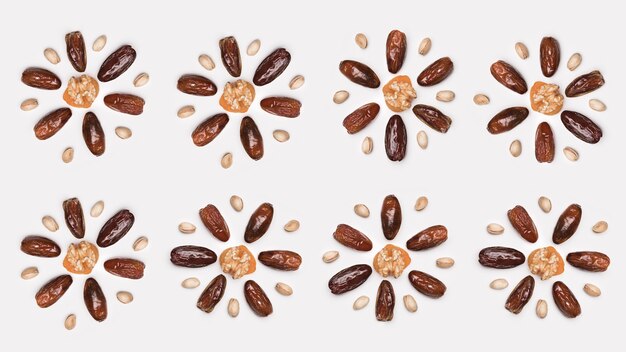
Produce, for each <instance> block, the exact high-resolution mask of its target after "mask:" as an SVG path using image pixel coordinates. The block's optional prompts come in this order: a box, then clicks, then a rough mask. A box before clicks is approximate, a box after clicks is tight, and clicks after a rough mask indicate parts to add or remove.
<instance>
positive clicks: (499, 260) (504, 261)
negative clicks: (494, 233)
mask: <svg viewBox="0 0 626 352" xmlns="http://www.w3.org/2000/svg"><path fill="white" fill-rule="evenodd" d="M525 261H526V257H525V256H524V253H522V252H520V251H518V250H516V249H513V248H508V247H487V248H484V249H483V250H481V251H480V253H478V262H479V263H480V264H481V265H482V266H486V267H488V268H495V269H510V268H515V267H516V266H518V265H522V264H524V262H525Z"/></svg>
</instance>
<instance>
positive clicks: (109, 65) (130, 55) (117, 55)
mask: <svg viewBox="0 0 626 352" xmlns="http://www.w3.org/2000/svg"><path fill="white" fill-rule="evenodd" d="M136 58H137V52H136V51H135V49H133V47H132V46H130V45H122V46H121V47H119V48H118V49H117V50H115V51H114V52H113V53H112V54H111V55H109V57H107V58H106V60H104V62H103V63H102V66H100V71H98V79H99V80H100V82H109V81H112V80H114V79H116V78H117V77H119V76H121V75H122V73H124V72H126V70H128V68H129V67H130V66H131V65H132V64H133V62H135V59H136Z"/></svg>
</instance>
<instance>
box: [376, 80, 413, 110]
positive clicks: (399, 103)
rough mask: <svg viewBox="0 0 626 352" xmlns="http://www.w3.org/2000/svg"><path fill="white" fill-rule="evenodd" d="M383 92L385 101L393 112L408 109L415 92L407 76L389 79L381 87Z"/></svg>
mask: <svg viewBox="0 0 626 352" xmlns="http://www.w3.org/2000/svg"><path fill="white" fill-rule="evenodd" d="M383 94H384V96H385V103H386V104H387V106H388V107H389V109H391V111H394V112H401V111H405V110H408V109H409V108H410V107H411V105H412V102H413V100H414V99H415V98H417V93H416V92H415V89H413V85H412V84H411V78H409V76H396V77H394V78H392V79H391V81H389V82H388V83H387V84H385V86H384V87H383Z"/></svg>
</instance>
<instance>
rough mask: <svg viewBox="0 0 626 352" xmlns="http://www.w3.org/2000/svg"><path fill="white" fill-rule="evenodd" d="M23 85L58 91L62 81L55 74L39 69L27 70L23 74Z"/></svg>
mask: <svg viewBox="0 0 626 352" xmlns="http://www.w3.org/2000/svg"><path fill="white" fill-rule="evenodd" d="M22 83H24V84H25V85H27V86H29V87H33V88H38V89H45V90H56V89H59V88H61V79H60V78H59V76H57V75H55V74H54V73H52V72H50V71H48V70H46V69H43V68H38V67H31V68H27V69H25V70H24V72H22Z"/></svg>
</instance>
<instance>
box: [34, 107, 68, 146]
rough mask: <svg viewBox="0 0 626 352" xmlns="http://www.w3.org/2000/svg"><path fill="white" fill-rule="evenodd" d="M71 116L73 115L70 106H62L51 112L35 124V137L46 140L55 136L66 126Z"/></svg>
mask: <svg viewBox="0 0 626 352" xmlns="http://www.w3.org/2000/svg"><path fill="white" fill-rule="evenodd" d="M70 117H72V109H70V108H60V109H56V110H54V111H52V112H50V113H49V114H47V115H46V116H44V117H42V118H41V120H39V121H38V122H37V123H36V124H35V128H34V131H35V137H37V139H39V140H46V139H48V138H50V137H52V136H54V135H55V134H56V133H57V132H59V131H60V130H61V128H63V126H65V124H66V123H67V121H68V120H69V119H70Z"/></svg>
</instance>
